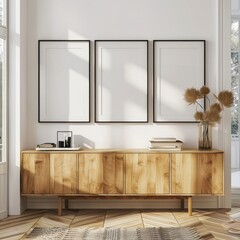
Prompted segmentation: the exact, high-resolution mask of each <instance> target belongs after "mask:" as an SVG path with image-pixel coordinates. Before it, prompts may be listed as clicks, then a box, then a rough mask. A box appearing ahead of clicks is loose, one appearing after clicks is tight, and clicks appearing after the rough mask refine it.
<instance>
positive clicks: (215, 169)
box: [198, 153, 223, 194]
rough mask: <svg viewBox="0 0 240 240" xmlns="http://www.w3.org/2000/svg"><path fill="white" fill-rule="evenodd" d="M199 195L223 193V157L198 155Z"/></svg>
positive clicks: (218, 155)
mask: <svg viewBox="0 0 240 240" xmlns="http://www.w3.org/2000/svg"><path fill="white" fill-rule="evenodd" d="M198 161H199V168H198V169H199V176H198V177H199V184H198V186H199V189H198V190H199V191H198V192H199V193H212V194H222V193H223V155H222V154H217V153H216V154H199V155H198Z"/></svg>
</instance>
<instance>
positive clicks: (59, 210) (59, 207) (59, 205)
mask: <svg viewBox="0 0 240 240" xmlns="http://www.w3.org/2000/svg"><path fill="white" fill-rule="evenodd" d="M58 216H62V197H58Z"/></svg>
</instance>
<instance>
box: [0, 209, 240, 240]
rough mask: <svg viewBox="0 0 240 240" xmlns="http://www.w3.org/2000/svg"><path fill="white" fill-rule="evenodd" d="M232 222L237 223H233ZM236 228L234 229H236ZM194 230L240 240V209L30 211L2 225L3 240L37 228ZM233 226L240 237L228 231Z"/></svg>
mask: <svg viewBox="0 0 240 240" xmlns="http://www.w3.org/2000/svg"><path fill="white" fill-rule="evenodd" d="M233 221H234V222H235V223H233ZM233 224H234V225H233ZM189 226H191V227H195V228H196V229H197V231H198V232H199V234H200V235H201V236H202V237H203V239H224V240H230V239H240V208H233V209H231V211H227V210H213V211H209V210H208V211H203V210H195V211H194V212H193V216H188V214H187V212H186V211H177V210H176V211H172V210H169V211H167V210H129V209H124V210H64V211H63V216H58V215H57V212H56V211H54V210H27V211H25V212H24V213H23V214H22V215H20V216H10V217H8V218H6V219H4V220H2V221H0V239H6V240H16V239H25V237H26V236H27V234H29V233H30V232H31V230H32V229H33V228H34V227H43V228H44V227H84V228H85V227H123V228H136V227H189ZM232 226H234V227H235V228H236V227H238V228H239V235H238V234H231V233H229V232H228V231H227V230H228V229H229V228H230V227H232Z"/></svg>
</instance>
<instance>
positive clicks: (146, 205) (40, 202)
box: [27, 197, 218, 209]
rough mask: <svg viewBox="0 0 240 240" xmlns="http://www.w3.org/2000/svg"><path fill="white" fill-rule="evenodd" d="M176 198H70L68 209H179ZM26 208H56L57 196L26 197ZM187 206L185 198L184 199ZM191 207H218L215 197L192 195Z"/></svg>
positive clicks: (178, 201) (178, 202) (179, 202)
mask: <svg viewBox="0 0 240 240" xmlns="http://www.w3.org/2000/svg"><path fill="white" fill-rule="evenodd" d="M180 207H181V201H180V200H178V199H151V200H147V199H132V200H131V199H113V200H112V199H106V200H105V199H96V200H94V199H71V200H69V208H70V209H110V208H111V209H128V208H129V209H156V208H157V209H179V208H180ZM27 208H28V209H56V208H57V198H56V197H52V198H45V197H42V198H36V197H34V198H31V197H28V198H27ZM185 208H187V200H185ZM193 208H199V209H201V208H204V209H207V208H208V209H212V208H218V199H217V197H193Z"/></svg>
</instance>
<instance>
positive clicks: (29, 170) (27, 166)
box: [21, 153, 50, 194]
mask: <svg viewBox="0 0 240 240" xmlns="http://www.w3.org/2000/svg"><path fill="white" fill-rule="evenodd" d="M21 168H22V171H21V180H22V181H21V193H23V194H48V193H49V179H50V176H49V154H27V153H25V154H22V164H21Z"/></svg>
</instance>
